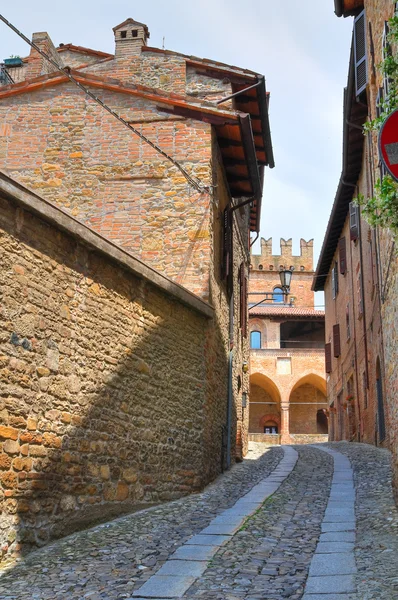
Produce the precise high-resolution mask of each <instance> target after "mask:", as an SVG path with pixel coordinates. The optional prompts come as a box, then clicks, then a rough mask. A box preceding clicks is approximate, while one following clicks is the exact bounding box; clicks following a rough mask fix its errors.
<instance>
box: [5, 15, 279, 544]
mask: <svg viewBox="0 0 398 600" xmlns="http://www.w3.org/2000/svg"><path fill="white" fill-rule="evenodd" d="M113 31H114V36H115V54H114V55H110V54H106V53H103V52H101V51H97V50H92V49H88V48H85V47H82V46H75V45H72V44H67V45H62V44H61V45H60V46H59V47H58V48H55V47H54V46H53V44H52V42H51V40H50V38H49V36H48V34H46V33H37V34H33V40H34V41H35V43H36V44H37V45H38V46H39V47H40V48H41V49H42V50H43V51H44V52H46V54H47V55H49V56H51V57H52V58H53V59H55V60H56V61H57V62H58V64H59V65H60V66H68V67H70V69H71V71H70V72H71V74H72V76H73V78H74V79H75V80H76V81H78V82H79V83H80V84H81V85H83V86H85V87H87V88H88V89H89V90H90V91H92V92H94V93H95V94H96V95H97V96H99V97H100V98H101V99H102V101H103V102H104V103H106V105H108V106H109V107H110V108H111V109H112V110H114V111H115V112H116V113H117V114H119V115H120V116H121V117H122V118H123V119H124V120H125V121H127V122H128V123H130V124H131V125H132V126H133V127H134V128H136V129H137V131H138V133H139V134H142V135H143V136H146V137H147V138H148V139H149V140H151V142H153V144H155V146H157V147H158V149H157V148H154V147H153V145H152V146H151V145H150V144H148V143H147V142H146V141H145V139H143V138H142V137H139V136H137V135H134V133H133V132H131V131H129V130H128V129H127V127H126V126H123V125H122V124H121V123H119V122H118V121H117V120H116V119H115V118H114V117H112V116H111V115H109V114H108V113H107V112H106V111H105V110H104V109H103V108H102V107H100V106H98V105H97V104H96V103H95V102H93V101H92V100H91V99H89V98H88V97H87V95H85V94H84V93H83V92H82V91H81V89H78V88H77V87H76V86H75V85H74V83H72V82H71V81H70V80H69V79H68V77H67V76H66V75H65V74H64V73H62V72H60V71H59V70H57V69H55V67H52V66H51V64H49V63H48V62H47V61H46V60H45V59H44V58H43V57H42V56H40V55H39V54H38V53H36V52H35V51H34V50H32V52H31V53H30V56H29V57H27V58H26V59H22V60H20V61H19V62H18V64H17V65H16V66H12V65H7V68H6V69H4V68H3V71H2V73H3V76H2V77H1V78H0V171H2V172H3V173H2V174H1V177H0V182H1V187H0V191H1V201H2V207H3V212H2V214H1V229H2V231H1V235H2V240H4V245H3V247H2V254H1V260H2V269H1V280H0V285H1V294H2V307H3V308H2V312H1V319H2V328H1V330H2V334H1V338H0V343H1V354H0V355H1V357H2V367H3V372H2V388H1V396H0V402H1V404H0V411H1V413H0V414H1V427H0V442H1V449H0V450H1V452H0V457H1V458H0V460H1V466H0V469H1V476H0V502H1V503H2V508H3V514H2V517H1V521H0V532H1V533H0V537H1V540H0V542H1V546H2V548H3V549H4V548H5V550H4V552H5V553H6V554H7V553H8V554H10V553H11V554H12V553H16V552H18V551H20V546H21V544H23V545H29V544H42V543H45V542H46V541H47V540H48V539H51V537H53V536H56V535H60V534H62V533H65V531H66V530H68V531H70V530H73V529H74V528H76V527H77V526H79V523H82V522H87V519H88V518H89V517H88V515H89V514H91V512H93V514H94V513H95V512H96V514H101V516H102V517H104V516H107V515H108V516H109V515H112V514H117V513H118V512H119V513H120V512H123V511H126V510H129V509H130V508H131V506H136V505H137V503H138V504H139V503H148V502H149V503H150V502H157V501H161V500H166V499H170V498H174V497H178V496H179V495H181V494H184V493H188V492H190V491H192V490H197V489H199V488H200V487H203V485H205V484H206V483H207V482H208V481H210V480H211V479H213V478H214V477H216V476H217V474H218V473H219V472H220V471H221V469H223V468H226V467H228V466H229V465H230V464H231V462H233V461H234V460H235V459H241V458H242V456H243V455H244V454H245V452H246V450H247V443H248V410H247V408H244V406H242V396H243V394H247V393H248V392H249V375H248V374H247V373H246V372H245V369H244V364H245V363H247V362H248V360H249V344H248V338H247V304H246V302H245V296H246V290H247V278H248V265H249V261H250V255H249V243H248V241H249V235H250V232H258V230H259V222H260V209H261V193H262V185H263V181H262V179H263V170H264V167H265V166H267V165H268V166H270V167H272V166H273V156H272V146H271V137H270V130H269V122H268V100H269V99H268V97H267V93H266V91H265V83H264V77H263V76H261V75H259V74H257V73H254V72H252V71H248V70H246V69H240V68H238V67H233V66H229V65H225V64H221V63H217V62H216V61H210V60H203V59H199V58H196V57H189V56H185V55H182V54H179V53H177V52H171V51H167V50H161V49H157V48H150V47H148V45H147V41H148V38H149V30H148V27H147V26H146V25H144V24H142V23H139V22H137V21H134V20H133V19H128V20H126V21H125V22H124V23H122V24H120V25H118V26H116V27H115V28H114V30H113ZM5 74H6V76H5ZM231 96H232V98H231ZM220 100H222V102H220V103H219V104H217V101H220ZM159 149H161V150H162V152H163V154H162V153H160V152H159V151H158V150H159ZM170 158H172V160H170ZM187 174H189V176H187ZM192 179H193V180H194V183H192ZM3 265H4V266H5V268H3ZM46 296H48V302H46V300H45V298H46ZM99 373H101V375H99ZM22 397H24V398H25V399H26V402H25V401H24V402H23V403H22V404H21V402H20V400H19V399H20V398H22ZM109 406H111V407H112V408H111V409H109ZM133 440H134V443H133ZM134 448H135V450H134ZM51 482H52V483H51ZM59 482H64V484H61V483H59ZM94 509H95V510H94Z"/></svg>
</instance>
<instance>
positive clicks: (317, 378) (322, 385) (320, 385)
mask: <svg viewBox="0 0 398 600" xmlns="http://www.w3.org/2000/svg"><path fill="white" fill-rule="evenodd" d="M306 383H309V384H310V385H313V386H314V387H316V388H317V389H318V390H319V391H320V392H322V394H324V395H325V396H326V395H327V392H326V379H325V377H324V376H323V375H320V374H319V373H315V372H314V371H304V373H300V377H297V378H296V380H295V381H294V383H293V384H292V386H291V388H290V391H289V398H290V396H291V394H292V392H294V391H295V390H297V388H299V387H300V386H302V385H304V384H306Z"/></svg>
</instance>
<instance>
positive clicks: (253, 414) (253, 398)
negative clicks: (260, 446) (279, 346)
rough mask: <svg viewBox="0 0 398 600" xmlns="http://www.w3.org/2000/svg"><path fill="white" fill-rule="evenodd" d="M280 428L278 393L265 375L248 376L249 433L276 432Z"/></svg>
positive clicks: (278, 431)
mask: <svg viewBox="0 0 398 600" xmlns="http://www.w3.org/2000/svg"><path fill="white" fill-rule="evenodd" d="M280 428H281V414H280V394H279V391H278V388H277V387H276V385H275V384H274V382H273V381H272V380H271V379H269V377H267V376H266V375H263V374H261V373H254V374H253V375H252V376H251V378H250V413H249V433H268V434H278V433H280Z"/></svg>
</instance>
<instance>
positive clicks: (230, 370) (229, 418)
mask: <svg viewBox="0 0 398 600" xmlns="http://www.w3.org/2000/svg"><path fill="white" fill-rule="evenodd" d="M233 362H234V293H233V285H232V294H231V298H230V301H229V355H228V404H227V469H229V468H230V466H231V434H232V400H233V390H232V375H233Z"/></svg>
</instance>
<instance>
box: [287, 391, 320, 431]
mask: <svg viewBox="0 0 398 600" xmlns="http://www.w3.org/2000/svg"><path fill="white" fill-rule="evenodd" d="M322 409H324V410H325V411H326V409H327V399H326V395H325V394H323V393H322V392H321V391H320V390H318V389H317V388H316V387H314V386H313V385H310V384H309V383H306V384H304V385H301V386H300V387H298V388H297V389H295V390H294V391H293V392H292V393H291V395H290V403H289V421H290V433H292V434H295V433H299V434H317V433H319V430H318V424H317V412H318V410H322Z"/></svg>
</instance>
